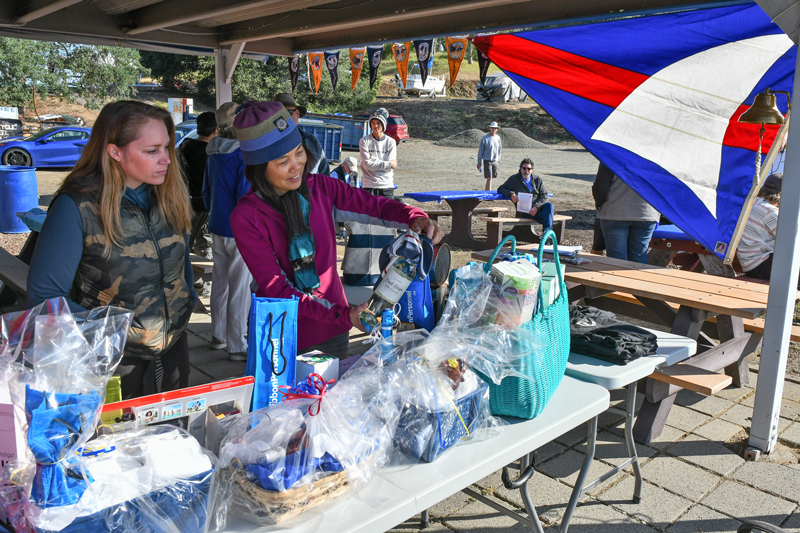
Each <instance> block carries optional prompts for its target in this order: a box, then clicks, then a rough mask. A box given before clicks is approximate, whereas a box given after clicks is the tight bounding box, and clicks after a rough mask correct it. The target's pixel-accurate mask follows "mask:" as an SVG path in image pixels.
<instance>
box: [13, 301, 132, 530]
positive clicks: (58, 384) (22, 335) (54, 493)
mask: <svg viewBox="0 0 800 533" xmlns="http://www.w3.org/2000/svg"><path fill="white" fill-rule="evenodd" d="M132 319H133V313H132V312H131V311H127V310H125V309H121V308H117V307H101V308H97V309H94V310H91V311H87V312H84V313H78V314H75V315H73V314H72V313H71V312H70V311H69V307H68V305H67V302H66V300H65V299H63V298H58V299H53V300H48V301H46V302H44V303H42V304H41V305H38V306H36V307H34V308H33V309H30V310H28V311H21V312H17V313H10V314H6V315H3V316H2V317H0V335H2V337H0V376H2V378H3V379H4V380H5V381H6V383H7V385H8V388H9V392H10V394H11V399H12V402H13V404H14V408H15V417H16V418H17V419H18V420H19V422H20V423H19V427H20V428H21V429H22V431H23V432H24V433H25V436H26V443H27V446H28V449H27V450H26V451H25V453H22V454H20V457H18V458H17V459H16V460H15V461H12V462H11V463H9V464H7V465H5V466H4V467H3V469H2V471H0V485H2V486H3V487H4V488H5V489H4V490H3V491H2V493H3V495H8V496H9V497H14V498H17V495H18V494H19V491H16V492H15V491H14V489H15V488H21V490H22V492H23V493H24V494H25V497H24V498H17V499H16V504H15V505H14V506H13V507H14V508H15V509H16V512H15V513H14V516H12V517H11V520H12V525H14V527H15V528H17V529H24V528H26V527H27V525H26V524H25V522H26V520H27V521H29V522H30V524H31V525H33V526H34V527H36V528H43V529H47V528H50V529H60V528H54V527H51V524H49V522H47V521H46V520H50V518H44V519H42V518H41V517H42V516H46V517H49V516H51V515H60V516H59V518H58V519H57V522H58V523H62V522H63V523H65V524H69V522H71V520H72V518H74V516H75V514H74V512H75V504H77V503H78V502H79V501H80V499H81V496H82V495H83V494H84V492H85V491H86V488H87V486H88V484H89V483H90V481H91V480H89V479H85V478H84V477H83V476H81V475H80V474H78V473H77V472H76V470H75V468H76V466H77V465H78V463H79V460H78V457H77V455H76V450H77V449H79V448H80V447H82V446H83V445H84V444H85V443H86V441H88V440H89V438H90V437H91V436H92V434H93V433H94V431H95V428H96V426H97V424H98V422H99V420H100V410H101V408H102V405H103V400H104V398H105V389H106V384H107V382H108V379H109V378H110V377H111V375H112V374H113V372H114V370H115V369H116V367H117V365H118V364H119V362H120V360H121V359H122V354H123V349H124V347H125V340H126V338H127V334H128V329H129V327H130V324H131V321H132ZM12 495H13V496H12ZM48 509H50V510H51V511H50V512H49V514H45V511H46V510H48Z"/></svg>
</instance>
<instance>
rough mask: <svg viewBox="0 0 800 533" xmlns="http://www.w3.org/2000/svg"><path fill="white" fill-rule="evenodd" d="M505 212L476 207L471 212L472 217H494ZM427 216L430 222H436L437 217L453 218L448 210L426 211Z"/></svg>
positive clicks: (500, 208) (495, 208) (497, 208)
mask: <svg viewBox="0 0 800 533" xmlns="http://www.w3.org/2000/svg"><path fill="white" fill-rule="evenodd" d="M503 211H505V208H503V207H476V208H475V209H473V210H472V214H473V215H488V216H490V217H496V216H497V215H498V214H500V213H502V212H503ZM425 213H426V214H427V215H428V218H430V219H431V220H435V221H438V220H439V217H450V216H453V212H452V211H451V210H450V209H428V210H427V211H425Z"/></svg>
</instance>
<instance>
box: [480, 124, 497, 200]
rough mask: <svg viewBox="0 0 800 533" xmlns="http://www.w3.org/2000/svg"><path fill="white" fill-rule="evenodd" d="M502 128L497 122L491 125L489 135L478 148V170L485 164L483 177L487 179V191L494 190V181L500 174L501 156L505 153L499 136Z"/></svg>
mask: <svg viewBox="0 0 800 533" xmlns="http://www.w3.org/2000/svg"><path fill="white" fill-rule="evenodd" d="M499 128H500V126H498V125H497V122H492V123H491V124H489V133H487V134H486V135H484V136H483V139H481V144H480V146H478V170H480V169H481V163H483V177H484V178H486V190H487V191H491V190H492V179H493V178H496V177H497V174H499V172H500V155H501V153H502V151H503V141H501V140H500V136H499V135H497V130H498V129H499Z"/></svg>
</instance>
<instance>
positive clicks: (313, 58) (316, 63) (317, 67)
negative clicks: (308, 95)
mask: <svg viewBox="0 0 800 533" xmlns="http://www.w3.org/2000/svg"><path fill="white" fill-rule="evenodd" d="M322 58H323V54H322V52H309V53H308V63H309V65H311V75H312V76H313V77H314V93H318V92H319V82H320V80H321V79H322Z"/></svg>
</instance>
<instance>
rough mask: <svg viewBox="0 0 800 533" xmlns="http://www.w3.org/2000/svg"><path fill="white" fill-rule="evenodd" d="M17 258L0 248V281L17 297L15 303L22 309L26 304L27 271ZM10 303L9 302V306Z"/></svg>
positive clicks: (25, 266)
mask: <svg viewBox="0 0 800 533" xmlns="http://www.w3.org/2000/svg"><path fill="white" fill-rule="evenodd" d="M29 268H30V267H29V266H28V265H26V264H25V263H24V262H23V261H22V260H20V259H19V258H18V257H15V256H13V255H11V254H10V253H8V252H7V251H5V250H4V249H2V248H0V281H2V282H3V286H4V287H8V288H9V289H10V290H11V291H13V292H14V294H15V295H16V297H17V303H18V304H19V306H20V307H21V308H22V309H25V308H26V307H27V304H28V269H29ZM10 303H11V302H9V304H10Z"/></svg>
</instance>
